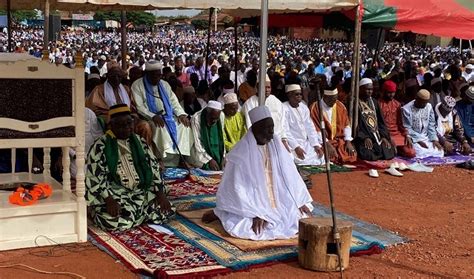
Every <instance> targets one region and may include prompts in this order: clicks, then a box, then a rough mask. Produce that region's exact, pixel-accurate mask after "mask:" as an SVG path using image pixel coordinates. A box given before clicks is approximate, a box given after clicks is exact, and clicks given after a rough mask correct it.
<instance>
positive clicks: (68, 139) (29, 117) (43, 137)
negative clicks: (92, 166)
mask: <svg viewBox="0 0 474 279" xmlns="http://www.w3.org/2000/svg"><path fill="white" fill-rule="evenodd" d="M53 147H60V148H61V149H62V154H63V156H62V165H63V173H62V180H63V181H62V183H60V182H58V181H56V180H55V179H53V178H52V177H51V171H50V170H51V157H50V151H51V148H53ZM18 148H26V149H27V150H28V171H27V172H23V173H18V172H15V164H16V161H17V158H16V152H15V151H16V149H18ZM33 148H42V149H43V151H44V157H43V167H44V171H43V173H41V174H34V173H32V165H33ZM70 148H74V149H75V150H76V164H77V175H76V191H75V193H74V192H72V191H71V175H70V170H69V167H70V156H69V149H70ZM0 149H10V150H11V151H12V157H11V165H12V172H11V173H3V174H0V185H2V184H11V183H21V182H33V183H41V182H45V183H48V184H49V185H51V186H52V187H53V194H52V196H51V197H49V198H47V199H44V200H40V201H38V202H37V203H35V204H33V205H29V206H18V205H13V204H10V203H9V201H8V197H9V195H10V194H11V191H0V250H9V249H17V248H25V247H34V246H38V245H53V244H55V243H71V242H85V241H86V240H87V218H86V202H85V199H84V194H85V184H84V161H85V159H84V157H85V154H84V153H85V152H84V73H83V70H82V69H69V68H66V67H64V66H62V65H61V66H56V65H54V64H50V63H49V62H47V61H41V60H37V59H33V58H32V57H31V56H22V55H16V54H1V55H0Z"/></svg>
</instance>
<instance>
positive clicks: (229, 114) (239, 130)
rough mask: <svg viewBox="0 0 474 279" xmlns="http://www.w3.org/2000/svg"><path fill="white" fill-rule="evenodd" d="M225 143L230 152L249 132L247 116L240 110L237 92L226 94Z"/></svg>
mask: <svg viewBox="0 0 474 279" xmlns="http://www.w3.org/2000/svg"><path fill="white" fill-rule="evenodd" d="M224 115H225V119H224V144H225V150H226V151H227V152H229V151H230V150H231V149H232V147H234V145H235V144H236V143H237V142H239V141H240V139H241V138H243V136H244V135H245V133H247V126H246V125H245V118H244V116H243V115H242V113H241V112H240V111H239V100H238V97H237V94H235V93H228V94H226V95H225V96H224Z"/></svg>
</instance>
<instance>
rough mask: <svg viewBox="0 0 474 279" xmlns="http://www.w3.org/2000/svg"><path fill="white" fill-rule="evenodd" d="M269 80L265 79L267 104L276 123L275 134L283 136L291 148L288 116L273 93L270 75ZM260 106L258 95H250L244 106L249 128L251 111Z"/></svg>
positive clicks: (248, 127)
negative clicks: (287, 123)
mask: <svg viewBox="0 0 474 279" xmlns="http://www.w3.org/2000/svg"><path fill="white" fill-rule="evenodd" d="M266 77H267V80H266V81H265V98H266V99H265V106H266V107H268V109H269V110H270V113H271V114H272V118H273V123H274V125H275V134H276V135H277V136H278V137H279V138H281V140H282V141H283V144H284V145H285V147H286V148H287V150H289V147H288V141H287V139H288V137H287V131H286V129H285V128H286V124H285V121H286V117H285V115H284V110H283V104H282V103H281V102H280V100H278V98H277V97H275V96H274V95H272V94H271V91H272V88H271V84H270V79H269V78H268V75H267V76H266ZM256 107H258V96H252V97H250V98H249V99H248V100H247V101H246V102H245V103H244V105H243V106H242V110H241V112H242V114H243V115H244V116H245V123H246V125H247V129H250V126H251V125H252V124H251V121H250V117H249V111H251V110H252V109H253V108H256Z"/></svg>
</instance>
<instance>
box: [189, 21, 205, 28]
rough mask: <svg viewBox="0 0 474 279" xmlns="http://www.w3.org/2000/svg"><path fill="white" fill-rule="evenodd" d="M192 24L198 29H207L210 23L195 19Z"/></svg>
mask: <svg viewBox="0 0 474 279" xmlns="http://www.w3.org/2000/svg"><path fill="white" fill-rule="evenodd" d="M191 24H192V25H193V26H194V28H196V29H207V28H208V25H209V22H208V21H207V20H204V19H195V20H193V21H191Z"/></svg>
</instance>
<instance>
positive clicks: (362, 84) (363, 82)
mask: <svg viewBox="0 0 474 279" xmlns="http://www.w3.org/2000/svg"><path fill="white" fill-rule="evenodd" d="M367 84H373V82H372V80H371V79H370V78H363V79H361V80H360V83H359V86H364V85H367Z"/></svg>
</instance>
